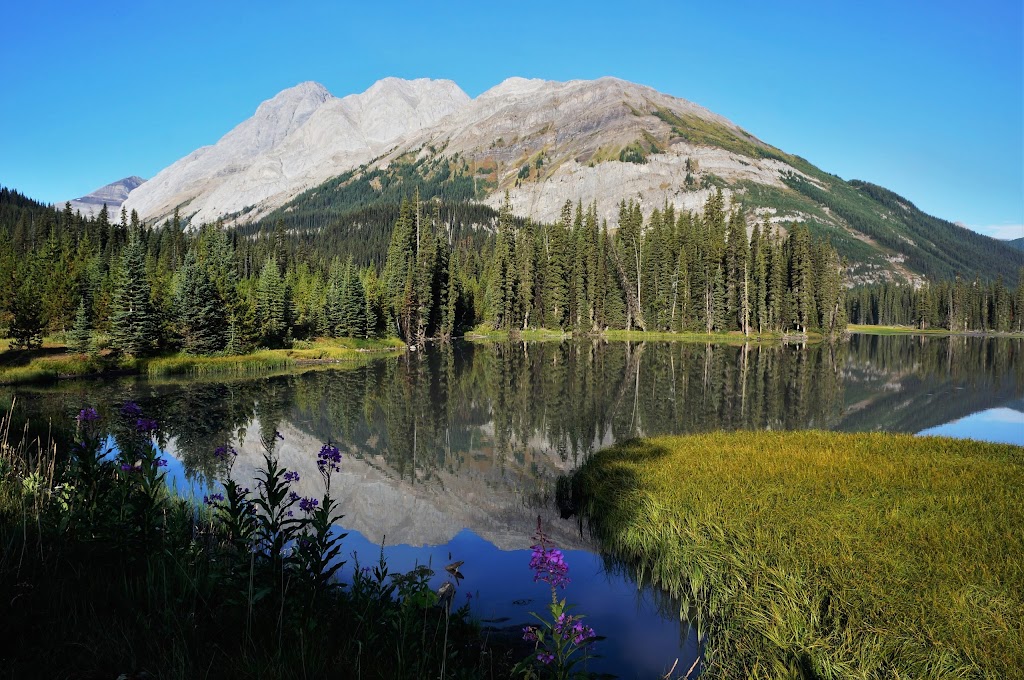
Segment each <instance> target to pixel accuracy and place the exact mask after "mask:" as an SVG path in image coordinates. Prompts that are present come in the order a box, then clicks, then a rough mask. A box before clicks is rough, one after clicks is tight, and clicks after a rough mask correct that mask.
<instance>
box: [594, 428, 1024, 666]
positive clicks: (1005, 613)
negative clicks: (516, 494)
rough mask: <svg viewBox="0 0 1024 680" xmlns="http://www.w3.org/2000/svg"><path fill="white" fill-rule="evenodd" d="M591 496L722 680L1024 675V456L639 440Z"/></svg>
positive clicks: (863, 439) (927, 446)
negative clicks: (701, 637)
mask: <svg viewBox="0 0 1024 680" xmlns="http://www.w3.org/2000/svg"><path fill="white" fill-rule="evenodd" d="M574 485H575V486H576V488H578V489H583V491H584V494H583V499H582V503H583V508H584V512H585V514H587V515H588V516H589V518H590V520H591V523H592V526H593V528H594V530H595V532H596V534H597V536H598V537H599V539H600V540H601V542H602V544H603V546H604V547H605V548H606V549H607V550H609V551H610V552H611V553H612V554H614V555H616V556H617V557H619V558H620V559H623V560H625V561H627V562H629V563H632V564H633V565H635V566H636V567H637V568H638V570H639V571H640V573H641V574H642V576H643V577H644V578H645V579H648V580H650V581H652V582H653V583H655V584H657V585H659V586H661V587H662V588H664V589H666V590H667V591H669V592H670V593H672V594H673V595H675V596H678V597H679V598H680V600H681V602H682V607H683V612H684V613H688V614H689V615H690V616H691V618H694V619H696V620H697V621H698V622H699V623H700V625H701V626H702V628H703V630H704V631H705V632H707V633H708V635H709V637H708V646H707V661H708V677H728V678H741V677H751V678H785V677H791V678H993V679H995V678H1009V677H1021V669H1022V668H1024V629H1022V624H1021V622H1022V619H1024V617H1022V612H1024V534H1022V533H1021V531H1020V528H1021V527H1022V526H1024V449H1022V448H1019V447H1014V446H1008V445H998V444H984V443H979V442H973V441H966V440H952V439H944V438H936V437H913V436H909V435H891V434H877V433H873V434H837V433H826V432H815V431H810V432H736V433H721V432H719V433H712V434H706V435H692V436H683V437H662V438H656V439H647V440H634V441H630V442H625V443H623V444H621V445H618V446H615V447H612V448H610V449H606V450H604V451H602V452H600V453H598V454H597V455H595V456H594V457H593V458H591V459H590V460H589V461H588V462H587V463H586V464H585V465H584V466H583V468H582V469H581V470H580V472H579V473H578V476H577V477H576V478H575V479H574Z"/></svg>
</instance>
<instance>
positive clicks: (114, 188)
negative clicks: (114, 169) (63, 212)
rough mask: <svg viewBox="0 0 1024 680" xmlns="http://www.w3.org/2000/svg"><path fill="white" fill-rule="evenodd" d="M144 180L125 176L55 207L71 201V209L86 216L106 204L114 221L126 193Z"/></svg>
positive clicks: (136, 187) (97, 211)
mask: <svg viewBox="0 0 1024 680" xmlns="http://www.w3.org/2000/svg"><path fill="white" fill-rule="evenodd" d="M145 181H146V180H144V179H142V178H141V177H136V176H135V175H132V176H131V177H125V178H124V179H119V180H117V181H116V182H111V183H110V184H108V185H106V186H103V187H100V188H99V189H97V190H96V191H94V192H92V193H91V194H88V195H86V196H82V197H81V198H76V199H74V200H72V201H63V202H61V203H57V204H56V207H57V208H58V209H61V208H63V207H64V204H65V203H71V209H72V210H76V211H79V212H81V213H82V214H83V215H85V216H86V217H92V216H94V215H96V214H97V213H99V211H100V210H101V209H102V208H103V206H104V205H106V206H107V212H108V213H109V214H110V221H111V222H116V221H117V220H118V219H119V218H118V214H119V213H120V212H121V204H123V203H124V202H125V200H126V199H127V198H128V194H130V193H131V192H133V191H135V190H136V189H138V188H139V187H140V186H142V184H143V182H145Z"/></svg>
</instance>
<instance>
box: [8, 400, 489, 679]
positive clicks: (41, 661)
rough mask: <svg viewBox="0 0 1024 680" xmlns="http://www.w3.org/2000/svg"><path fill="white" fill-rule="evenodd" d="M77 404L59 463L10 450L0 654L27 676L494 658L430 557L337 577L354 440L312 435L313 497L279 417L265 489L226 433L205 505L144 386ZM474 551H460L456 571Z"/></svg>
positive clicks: (416, 673)
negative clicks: (178, 486) (172, 484)
mask: <svg viewBox="0 0 1024 680" xmlns="http://www.w3.org/2000/svg"><path fill="white" fill-rule="evenodd" d="M70 415H71V418H72V419H74V421H75V425H76V427H77V431H76V442H75V444H74V445H73V446H72V447H71V448H70V449H66V450H64V451H58V450H57V449H54V453H53V457H52V458H48V459H46V460H45V461H43V462H44V463H45V465H44V464H39V465H37V466H36V467H34V468H32V467H30V466H29V465H28V462H27V461H28V460H29V459H28V457H27V456H26V458H25V461H19V460H15V459H12V458H10V457H0V461H3V462H4V463H13V464H10V465H7V467H5V468H0V473H2V474H0V501H2V502H0V546H2V547H0V601H2V602H4V606H5V607H6V609H4V615H2V616H0V633H2V636H0V638H2V639H4V640H5V643H6V644H7V645H8V647H7V648H6V649H3V650H0V657H2V658H3V661H4V664H3V665H4V666H5V668H6V669H7V670H8V671H9V673H8V674H9V675H11V677H70V676H76V675H79V674H81V673H82V672H83V671H85V672H90V671H93V670H94V671H95V672H96V673H98V674H101V675H104V676H109V677H116V676H117V675H118V674H119V673H121V672H122V671H124V670H128V669H138V670H141V669H147V668H148V669H150V670H152V669H161V672H160V675H161V676H164V675H165V674H166V676H167V677H169V678H187V677H198V676H201V675H207V674H209V673H210V672H211V671H210V669H211V668H212V669H216V670H217V672H216V674H217V675H218V677H226V678H234V677H256V676H259V677H264V678H267V679H268V680H272V679H277V678H291V677H351V676H353V673H354V674H355V675H356V676H359V677H363V678H367V679H368V680H370V679H372V678H388V679H396V678H423V677H446V678H451V679H452V680H456V679H459V678H466V679H468V678H477V677H482V675H484V674H485V673H486V672H491V674H492V675H493V672H494V667H493V664H492V663H491V662H489V661H486V660H485V657H486V654H485V653H484V652H483V651H482V646H481V645H482V641H481V637H480V631H479V627H478V626H477V625H475V624H474V623H472V622H471V621H470V619H469V611H468V607H467V606H462V607H458V608H456V607H454V606H451V602H450V600H449V601H448V602H447V603H446V606H439V604H440V603H439V600H440V597H439V594H438V593H435V592H434V591H433V590H431V587H430V582H429V580H430V576H431V574H432V572H431V571H430V569H429V568H428V567H419V568H417V569H414V570H412V571H411V572H410V573H408V574H401V573H390V572H388V571H387V567H386V565H385V564H384V562H383V560H382V561H381V563H380V564H379V565H378V567H377V568H376V569H374V570H370V571H368V572H363V571H362V570H357V572H356V574H357V575H355V576H353V578H352V579H351V580H352V583H351V584H350V585H349V586H344V585H343V584H341V583H339V582H338V579H337V574H338V570H339V568H340V567H341V566H342V564H343V563H342V562H341V560H339V559H338V557H339V555H340V548H341V542H342V539H344V538H345V536H344V534H341V533H339V532H338V530H337V529H336V528H335V527H334V526H333V524H334V522H336V521H337V520H338V519H340V515H339V512H338V506H337V503H336V500H335V497H336V496H337V495H338V493H337V489H336V487H337V484H336V482H337V480H334V479H332V477H333V476H334V473H336V472H338V471H339V470H340V468H341V467H342V465H343V456H342V453H341V451H340V450H339V448H338V447H337V446H336V445H335V444H333V443H332V442H328V443H327V444H325V445H324V446H323V447H322V448H321V449H320V450H319V452H316V451H314V452H311V455H310V458H311V459H312V460H314V461H315V462H316V463H317V468H316V469H317V472H318V473H319V475H320V476H321V478H322V481H323V485H324V491H325V493H323V494H322V495H317V496H316V497H310V498H304V497H303V496H302V495H301V494H300V493H298V488H297V487H296V484H297V483H299V477H300V475H298V473H297V472H295V471H292V470H289V469H287V468H285V467H284V466H283V465H282V464H281V463H280V462H279V460H278V457H277V456H276V455H275V453H274V451H273V449H274V448H276V446H277V443H278V442H279V441H280V440H281V436H280V435H278V434H276V433H275V435H274V437H273V438H270V437H268V438H267V439H269V440H270V442H271V446H270V447H269V448H270V450H268V451H267V452H266V454H265V456H264V462H263V465H262V466H260V469H259V470H258V471H257V474H256V475H255V477H256V479H255V480H254V482H255V483H254V482H248V485H249V486H252V487H253V490H250V489H249V488H246V487H245V486H242V485H241V484H239V483H238V482H236V481H235V480H233V479H232V476H231V470H232V467H233V463H234V461H235V459H236V455H237V454H236V452H235V451H234V449H233V448H232V447H231V446H230V445H229V444H225V445H224V446H221V447H217V449H216V450H215V451H212V452H211V453H212V458H213V460H214V462H215V464H216V465H217V466H218V469H219V472H218V473H217V475H216V476H217V477H218V478H219V479H222V480H223V485H222V486H218V487H217V488H214V489H211V490H209V491H207V492H206V496H205V498H203V500H204V504H202V505H199V506H198V507H197V506H196V504H195V503H194V502H191V501H190V500H189V499H187V498H183V497H180V496H178V495H177V494H175V493H174V492H173V491H172V490H171V489H169V488H168V485H167V473H166V471H167V467H166V465H167V459H166V458H164V457H162V454H161V453H160V445H161V443H162V440H161V435H160V434H159V430H158V427H157V425H158V423H157V421H156V420H155V419H153V418H151V417H150V415H151V414H148V413H143V409H142V408H140V407H139V406H138V405H137V404H134V403H132V402H128V403H125V404H123V405H122V406H121V407H120V408H116V407H114V408H111V409H110V410H109V412H104V411H102V410H97V409H95V408H91V407H87V408H83V409H82V410H81V411H75V412H73V413H72V414H70ZM0 429H2V428H0ZM5 455H6V454H5ZM47 465H48V466H49V467H48V468H47ZM47 470H49V472H47ZM308 477H309V474H303V475H301V478H302V480H301V481H302V482H304V483H308V482H309V479H308ZM332 482H335V483H332ZM307 493H308V492H307ZM459 564H461V563H453V564H450V565H448V567H446V568H445V569H446V571H447V572H448V573H449V574H450V575H451V576H452V577H453V578H454V579H455V582H456V583H457V582H458V579H459V578H460V577H461V574H460V573H459V572H458V565H459ZM55 575H57V576H59V578H54V576H55ZM8 614H9V615H8ZM7 649H15V650H18V651H17V652H15V654H14V656H13V657H11V656H8V654H7ZM382 650H388V653H381V652H382ZM506 670H507V666H501V667H500V668H499V669H498V670H497V671H496V672H497V673H498V675H499V676H504V675H507V672H505V671H506Z"/></svg>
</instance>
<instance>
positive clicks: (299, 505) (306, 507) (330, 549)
mask: <svg viewBox="0 0 1024 680" xmlns="http://www.w3.org/2000/svg"><path fill="white" fill-rule="evenodd" d="M283 439H284V437H283V436H282V435H281V434H280V433H279V432H275V433H274V437H273V439H271V440H270V441H269V442H268V445H267V446H266V447H265V450H264V454H263V463H264V466H263V467H262V468H260V469H258V470H257V472H256V484H255V486H256V492H255V493H253V492H252V491H251V490H250V489H249V488H248V487H242V486H241V485H240V484H238V482H236V481H235V480H234V479H233V478H232V477H231V474H230V472H231V468H232V466H233V464H234V461H235V458H236V456H237V452H236V451H235V450H234V449H233V448H232V447H231V446H229V445H227V444H225V445H223V446H220V447H217V449H216V450H215V451H214V457H215V458H216V459H218V460H221V461H224V463H225V468H226V473H225V477H224V480H223V482H222V484H223V487H224V491H223V493H215V494H210V495H207V496H206V497H204V502H205V503H206V504H207V505H209V506H211V507H213V509H214V515H215V518H216V519H217V520H219V521H220V522H221V523H222V525H223V526H224V527H225V528H226V530H227V535H228V537H229V540H230V542H231V544H232V545H233V546H234V548H235V552H236V555H238V556H239V557H240V560H239V561H238V563H237V564H236V566H237V567H240V568H241V569H242V570H243V571H244V569H245V567H246V562H247V561H248V562H249V571H250V576H252V574H254V573H255V572H256V571H259V572H260V573H261V576H262V579H265V580H263V581H262V582H263V583H264V587H263V588H261V589H260V590H259V591H258V592H259V593H260V594H261V597H271V598H272V601H273V602H274V604H275V606H277V607H279V609H280V611H281V612H282V616H281V617H280V619H281V620H282V621H283V619H284V611H285V607H286V602H287V601H289V600H294V601H295V602H296V603H297V604H300V605H301V608H302V609H303V610H304V611H306V612H308V611H309V610H310V609H311V608H312V607H313V605H314V603H315V601H316V600H317V599H319V598H320V597H321V596H323V595H324V594H325V593H326V592H327V591H329V590H332V589H335V588H338V587H340V586H341V584H340V583H338V582H337V580H336V579H335V578H334V576H335V574H336V573H337V571H338V570H339V569H340V568H341V567H342V566H343V565H344V564H345V562H344V561H342V560H339V559H338V556H339V555H340V553H341V542H342V540H343V539H344V538H345V537H346V536H347V534H344V533H339V532H335V531H332V528H333V525H334V524H335V523H336V522H339V521H340V520H341V519H342V515H341V514H339V513H338V512H337V501H336V500H335V499H334V498H332V497H331V478H332V475H333V473H335V472H338V471H339V470H340V469H341V453H340V452H339V450H338V448H337V447H336V446H333V445H332V444H331V443H330V442H328V443H327V444H325V445H324V446H323V448H322V449H321V450H320V453H319V454H318V456H317V469H318V470H319V472H320V477H321V478H322V480H323V483H324V495H323V498H321V499H317V498H312V497H311V498H303V497H301V496H299V494H297V493H296V492H295V491H294V490H292V488H291V485H292V484H294V483H296V482H298V481H299V473H298V472H296V471H294V470H288V469H287V468H285V467H283V466H281V465H280V464H279V463H278V460H277V456H276V455H275V453H274V448H275V446H276V443H277V441H279V440H283ZM256 592H257V591H255V590H253V596H254V597H255V594H256Z"/></svg>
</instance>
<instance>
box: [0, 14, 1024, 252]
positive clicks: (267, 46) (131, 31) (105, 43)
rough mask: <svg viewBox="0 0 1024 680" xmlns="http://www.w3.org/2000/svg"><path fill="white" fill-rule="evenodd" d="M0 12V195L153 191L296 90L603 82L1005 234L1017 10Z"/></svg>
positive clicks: (1019, 113)
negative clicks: (721, 119) (644, 88)
mask: <svg viewBox="0 0 1024 680" xmlns="http://www.w3.org/2000/svg"><path fill="white" fill-rule="evenodd" d="M3 14H4V39H3V40H2V41H0V64H3V66H4V68H3V73H4V78H3V80H4V85H3V88H2V94H0V129H2V130H3V137H2V143H0V184H4V185H6V186H10V187H14V188H16V189H18V190H20V191H22V192H24V193H27V194H28V195H30V196H32V197H35V198H37V199H40V200H45V201H61V200H64V199H68V198H74V197H77V196H80V195H83V194H85V193H88V192H89V191H92V190H93V189H95V188H97V187H99V186H101V185H103V184H106V183H107V182H110V181H114V180H116V179H119V178H121V177H123V176H126V175H132V174H137V175H141V176H143V177H152V176H153V175H154V174H155V173H156V172H157V171H159V170H160V169H162V168H164V167H166V166H167V165H169V164H170V163H172V162H173V161H175V160H177V159H178V158H180V157H182V156H184V155H185V154H187V153H188V152H190V151H192V150H193V149H196V148H198V147H199V146H202V145H205V144H211V143H213V142H215V141H216V140H217V139H218V138H220V136H221V135H223V134H224V133H225V132H227V131H228V130H230V129H231V128H232V127H233V126H235V125H236V124H238V123H239V122H241V121H242V120H244V119H245V118H247V117H248V116H250V115H252V113H253V111H254V110H255V109H256V107H257V106H258V105H259V103H260V102H261V101H263V100H264V99H267V98H269V97H272V96H273V95H274V94H276V93H277V92H278V91H280V90H282V89H284V88H286V87H289V86H291V85H294V84H296V83H298V82H301V81H304V80H316V81H319V82H321V83H323V84H324V85H325V86H326V87H327V88H328V89H329V90H330V91H331V92H332V93H334V94H335V95H338V96H343V95H345V94H350V93H353V92H361V91H362V90H364V89H366V88H367V87H368V86H369V85H371V84H372V83H373V82H374V81H376V80H377V79H379V78H382V77H385V76H391V75H393V76H399V77H405V78H413V77H432V78H450V79H452V80H454V81H455V82H457V83H458V84H459V85H460V86H461V87H462V88H463V89H464V90H465V91H466V92H467V93H468V94H470V95H471V96H475V95H477V94H479V93H480V92H482V91H484V90H486V89H487V88H489V87H491V86H493V85H496V84H497V83H499V82H500V81H501V80H503V79H505V78H507V77H509V76H513V75H519V76H525V77H537V78H546V79H552V80H570V79H576V78H596V77H599V76H604V75H613V76H617V77H620V78H624V79H627V80H632V81H635V82H639V83H643V84H646V85H650V86H652V87H654V88H656V89H658V90H661V91H663V92H666V93H668V94H672V95H675V96H678V97H684V98H686V99H690V100H691V101H694V102H697V103H699V104H702V105H703V106H706V107H708V108H710V109H712V110H713V111H716V112H718V113H721V114H722V115H724V116H726V117H728V118H730V119H731V120H733V121H734V122H736V123H738V124H739V125H741V126H742V127H743V128H745V129H747V130H748V131H750V132H751V133H753V134H755V135H757V136H758V137H760V138H761V139H763V140H765V141H767V142H769V143H771V144H774V145H775V146H778V147H780V148H782V149H784V150H786V151H789V152H791V153H796V154H799V155H801V156H803V157H805V158H807V159H808V160H810V161H811V162H813V163H815V164H816V165H818V166H819V167H821V168H822V169H824V170H827V171H829V172H832V173H835V174H837V175H839V176H841V177H844V178H847V179H850V178H857V179H865V180H869V181H872V182H876V183H878V184H881V185H883V186H886V187H888V188H890V189H892V190H894V191H896V192H898V193H900V194H902V195H904V196H906V197H907V198H909V199H910V200H912V201H913V202H915V203H916V204H917V205H918V206H919V207H921V208H923V209H924V210H926V211H928V212H930V213H933V214H936V215H938V216H940V217H944V218H946V219H950V220H954V221H962V222H964V223H966V224H968V225H970V226H972V227H975V228H979V229H981V230H982V231H987V232H988V233H996V232H997V231H998V232H999V234H1000V235H1002V236H1003V237H1012V236H1024V227H1022V226H1021V225H1022V224H1024V47H1022V35H1024V13H1022V3H1021V2H1019V0H980V1H979V2H964V1H963V0H960V1H958V2H947V1H945V0H936V1H929V2H916V1H910V0H898V1H896V2H893V1H891V0H889V1H875V0H871V1H870V2H857V3H840V2H821V1H820V0H817V1H814V2H810V1H809V2H786V1H785V0H779V1H778V2H764V1H763V0H760V1H754V2H733V3H724V2H722V3H715V2H707V1H706V0H701V1H700V2H692V1H690V0H685V1H677V2H657V1H651V2H645V3H639V4H636V3H624V2H614V3H604V2H598V1H596V0H592V1H590V2H580V3H577V2H564V1H563V2H559V1H557V0H555V1H552V0H547V1H546V2H542V3H535V2H529V1H526V2H519V3H512V4H509V3H486V2H479V0H477V1H476V2H472V3H444V4H443V5H442V4H441V3H429V2H416V3H402V2H388V3H384V2H367V3H347V2H340V1H336V2H312V1H310V2H305V3H300V4H296V5H291V4H290V3H283V2H280V1H277V2H262V1H258V0H253V1H250V2H245V3H236V2H227V1H220V0H205V1H204V2H191V1H188V0H186V1H183V2H159V3H155V2H148V1H146V0H141V1H139V2H135V3H125V2H118V3H108V2H72V1H71V0H68V1H66V2H50V1H47V0H36V1H35V2H31V3H30V2H12V3H8V5H7V6H6V7H5V9H4V13H3ZM1009 225H1016V226H1015V227H1010V226H1009ZM997 228H998V229H997Z"/></svg>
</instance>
